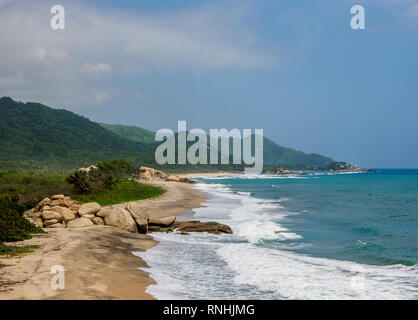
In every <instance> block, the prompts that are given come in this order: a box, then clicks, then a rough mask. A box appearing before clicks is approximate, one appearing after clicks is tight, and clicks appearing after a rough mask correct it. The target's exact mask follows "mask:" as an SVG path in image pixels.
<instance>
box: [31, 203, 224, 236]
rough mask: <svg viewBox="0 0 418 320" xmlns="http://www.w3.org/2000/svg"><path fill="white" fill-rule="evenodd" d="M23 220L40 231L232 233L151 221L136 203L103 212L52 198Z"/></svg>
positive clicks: (211, 225)
mask: <svg viewBox="0 0 418 320" xmlns="http://www.w3.org/2000/svg"><path fill="white" fill-rule="evenodd" d="M24 216H25V218H26V219H28V220H29V221H31V222H32V223H33V224H34V225H36V226H38V227H40V228H85V227H91V226H94V225H107V226H112V227H115V228H118V229H121V230H125V231H128V232H133V233H138V232H140V233H148V232H173V231H177V232H178V233H181V234H189V232H209V233H214V234H225V233H232V230H231V228H230V227H229V226H227V225H224V224H220V223H217V222H200V221H181V222H176V217H175V216H168V217H161V218H150V216H149V214H148V212H147V211H146V210H144V209H143V208H142V207H141V205H140V204H139V203H136V202H129V203H127V204H126V205H125V206H124V207H121V206H120V205H116V206H109V207H105V208H102V207H101V206H100V205H99V204H98V203H96V202H90V203H85V204H80V203H79V202H77V201H74V200H72V199H71V198H69V197H66V196H64V195H54V196H52V197H51V198H45V199H43V200H42V201H41V202H39V203H38V204H37V205H36V206H35V207H34V208H33V209H31V210H29V211H26V212H25V213H24Z"/></svg>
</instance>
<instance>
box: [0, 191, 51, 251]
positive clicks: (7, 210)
mask: <svg viewBox="0 0 418 320" xmlns="http://www.w3.org/2000/svg"><path fill="white" fill-rule="evenodd" d="M29 206H30V205H27V204H23V205H22V204H18V203H17V202H16V201H15V199H10V198H8V197H5V198H0V244H1V243H2V242H7V241H21V240H25V239H29V238H31V233H40V232H43V231H42V230H41V229H39V228H37V227H35V225H33V224H32V223H31V222H29V221H28V220H27V219H25V218H24V217H23V212H24V211H25V210H27V209H28V207H29Z"/></svg>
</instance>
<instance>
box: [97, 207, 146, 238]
mask: <svg viewBox="0 0 418 320" xmlns="http://www.w3.org/2000/svg"><path fill="white" fill-rule="evenodd" d="M104 222H105V225H107V226H112V227H116V228H118V229H121V230H125V231H129V232H133V233H138V228H137V226H136V222H135V220H134V219H133V218H132V216H131V214H130V213H129V211H128V210H126V209H123V208H120V207H116V208H110V209H108V210H107V211H106V214H105V217H104Z"/></svg>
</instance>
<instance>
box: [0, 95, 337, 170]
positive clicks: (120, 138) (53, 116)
mask: <svg viewBox="0 0 418 320" xmlns="http://www.w3.org/2000/svg"><path fill="white" fill-rule="evenodd" d="M0 137H1V139H0V168H1V169H5V168H9V169H10V168H11V167H14V166H16V167H19V166H29V167H34V168H43V167H49V168H52V169H51V170H52V171H64V170H67V171H68V170H72V169H75V168H79V167H83V166H87V165H90V164H93V163H96V162H98V161H106V160H111V159H126V160H127V161H130V162H132V163H133V164H135V165H149V166H154V165H156V163H155V160H154V151H155V148H156V146H157V143H156V142H155V141H154V132H152V131H150V130H147V129H143V128H139V127H135V126H125V125H110V124H98V123H96V122H93V121H90V120H89V119H87V118H85V117H82V116H79V115H77V114H75V113H73V112H70V111H67V110H59V109H53V108H50V107H47V106H45V105H42V104H40V103H34V102H27V103H22V102H17V101H14V100H13V99H11V98H9V97H3V98H0ZM332 162H333V160H332V159H331V158H327V157H323V156H321V155H317V154H305V153H303V152H301V151H295V150H293V149H290V148H285V147H281V146H279V145H277V144H276V143H274V142H273V141H271V140H269V139H267V138H264V163H265V164H266V165H277V166H284V167H292V168H293V167H303V168H305V167H306V168H317V167H323V166H326V165H329V164H330V163H332ZM191 167H192V166H185V167H184V168H183V169H182V170H186V171H187V170H189V169H193V170H194V171H196V170H198V168H199V166H198V167H196V166H193V168H191ZM203 167H204V168H205V171H206V170H211V169H210V166H202V167H200V168H203ZM160 168H161V167H160ZM162 168H164V167H162ZM211 168H212V170H216V169H222V168H223V167H221V166H212V167H211ZM171 169H172V170H175V168H174V167H171ZM223 169H224V168H223ZM238 169H239V168H238Z"/></svg>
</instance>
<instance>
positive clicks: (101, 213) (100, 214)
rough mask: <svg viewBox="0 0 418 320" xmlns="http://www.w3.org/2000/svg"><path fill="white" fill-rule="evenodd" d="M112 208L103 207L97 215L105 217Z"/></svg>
mask: <svg viewBox="0 0 418 320" xmlns="http://www.w3.org/2000/svg"><path fill="white" fill-rule="evenodd" d="M110 210H111V208H102V209H101V210H100V211H99V212H97V213H96V217H101V218H104V217H106V215H107V214H108V213H109V212H110Z"/></svg>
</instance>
